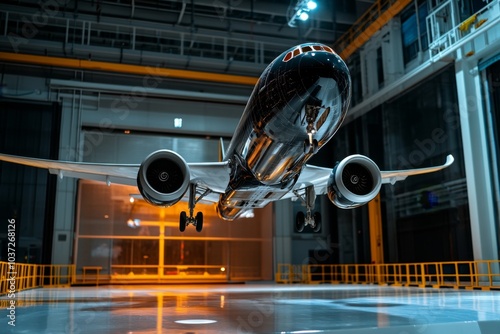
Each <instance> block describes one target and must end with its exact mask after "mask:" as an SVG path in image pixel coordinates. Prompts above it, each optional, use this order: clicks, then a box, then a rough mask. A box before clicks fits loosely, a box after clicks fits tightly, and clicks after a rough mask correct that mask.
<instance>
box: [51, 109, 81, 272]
mask: <svg viewBox="0 0 500 334" xmlns="http://www.w3.org/2000/svg"><path fill="white" fill-rule="evenodd" d="M75 105H76V102H75V99H73V101H66V100H64V101H63V105H62V115H61V138H60V149H59V159H60V160H67V161H75V157H76V156H77V154H76V152H78V140H77V138H78V136H77V134H78V132H79V131H80V126H79V117H78V113H79V110H78V109H77V108H78V107H76V106H75ZM76 189H77V187H76V180H75V179H73V178H63V179H62V180H61V179H58V180H57V190H56V207H55V210H54V235H53V237H52V238H53V239H52V264H71V263H73V257H72V255H73V241H74V240H73V238H74V232H75V231H74V228H75V204H76V203H75V202H76V201H75V198H76Z"/></svg>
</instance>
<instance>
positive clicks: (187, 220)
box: [179, 183, 210, 232]
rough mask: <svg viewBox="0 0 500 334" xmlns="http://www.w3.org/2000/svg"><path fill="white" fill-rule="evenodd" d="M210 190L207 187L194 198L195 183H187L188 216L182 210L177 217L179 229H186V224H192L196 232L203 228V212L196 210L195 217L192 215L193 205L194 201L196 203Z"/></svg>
mask: <svg viewBox="0 0 500 334" xmlns="http://www.w3.org/2000/svg"><path fill="white" fill-rule="evenodd" d="M208 193H210V190H209V189H207V190H206V191H205V192H204V193H203V194H201V195H200V196H198V198H196V183H191V184H189V203H188V207H189V217H188V216H187V214H186V211H182V212H181V215H180V218H179V230H180V231H181V232H184V231H185V230H186V226H187V225H194V226H195V227H196V231H197V232H201V230H202V229H203V212H198V213H197V214H196V217H193V214H194V207H195V205H196V203H198V202H199V201H200V200H201V199H202V198H203V197H205V196H206V195H207V194H208Z"/></svg>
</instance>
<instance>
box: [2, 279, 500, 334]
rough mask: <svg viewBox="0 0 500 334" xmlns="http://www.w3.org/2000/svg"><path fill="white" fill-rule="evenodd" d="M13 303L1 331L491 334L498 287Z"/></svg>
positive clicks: (274, 290) (36, 292)
mask: <svg viewBox="0 0 500 334" xmlns="http://www.w3.org/2000/svg"><path fill="white" fill-rule="evenodd" d="M12 297H13V298H9V296H2V297H0V302H1V305H2V308H1V310H0V321H1V322H3V323H0V333H51V334H55V333H72V334H77V333H82V334H83V333H120V334H135V333H182V334H193V333H361V334H362V333H393V334H413V333H415V334H434V333H452V334H479V333H481V334H498V333H500V292H498V291H496V292H494V291H491V292H490V291H466V290H452V289H449V290H438V289H420V288H403V287H385V286H358V285H356V286H355V285H312V286H311V285H275V284H255V283H253V284H252V283H251V284H233V285H163V286H100V287H73V288H50V289H49V288H45V289H33V290H27V291H22V292H18V293H16V295H15V296H12ZM10 300H15V310H14V313H15V314H14V316H15V323H14V324H15V327H13V326H12V323H11V324H9V322H10V321H12V320H9V315H10V316H11V319H12V310H11V311H9V310H8V309H7V306H9V305H10V304H9V303H10Z"/></svg>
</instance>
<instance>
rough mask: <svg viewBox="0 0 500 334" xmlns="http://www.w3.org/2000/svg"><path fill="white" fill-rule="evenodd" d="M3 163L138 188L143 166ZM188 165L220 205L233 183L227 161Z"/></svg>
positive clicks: (23, 160) (44, 161)
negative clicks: (222, 197)
mask: <svg viewBox="0 0 500 334" xmlns="http://www.w3.org/2000/svg"><path fill="white" fill-rule="evenodd" d="M0 161H6V162H12V163H15V164H20V165H26V166H32V167H38V168H44V169H48V170H49V172H50V173H51V174H56V175H58V176H59V177H60V178H63V177H73V178H80V179H85V180H94V181H101V182H105V183H107V184H108V185H109V184H111V183H114V184H123V185H129V186H137V173H138V172H139V168H140V166H141V165H140V164H107V163H90V162H70V161H56V160H47V159H37V158H27V157H20V156H15V155H8V154H0ZM188 165H189V170H190V172H191V180H192V181H193V182H197V183H199V184H200V185H201V186H203V187H205V188H208V189H210V190H211V191H212V192H213V194H211V195H212V196H206V197H205V198H204V200H208V201H211V202H217V201H218V199H219V195H218V193H221V192H223V191H224V190H225V189H226V186H227V183H228V182H229V172H228V169H227V162H214V163H190V164H188Z"/></svg>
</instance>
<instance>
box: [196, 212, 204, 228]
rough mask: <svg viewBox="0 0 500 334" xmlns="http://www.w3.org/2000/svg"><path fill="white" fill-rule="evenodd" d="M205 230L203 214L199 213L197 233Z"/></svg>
mask: <svg viewBox="0 0 500 334" xmlns="http://www.w3.org/2000/svg"><path fill="white" fill-rule="evenodd" d="M202 229H203V213H202V212H198V213H197V214H196V232H201V230H202Z"/></svg>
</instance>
